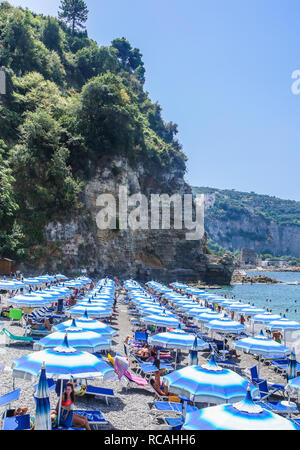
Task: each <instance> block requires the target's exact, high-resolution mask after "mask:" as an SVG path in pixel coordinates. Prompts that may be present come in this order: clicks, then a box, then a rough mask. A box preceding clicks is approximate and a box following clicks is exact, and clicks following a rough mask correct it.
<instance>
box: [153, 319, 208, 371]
mask: <svg viewBox="0 0 300 450" xmlns="http://www.w3.org/2000/svg"><path fill="white" fill-rule="evenodd" d="M148 343H149V344H150V345H157V346H159V347H163V348H169V349H175V350H176V358H175V369H176V362H177V350H179V349H180V350H190V349H193V350H196V351H198V350H204V349H206V348H207V349H208V348H209V346H208V343H207V342H204V341H203V340H202V339H200V338H198V339H197V340H196V341H195V335H194V334H189V333H185V332H184V331H182V330H181V329H180V328H179V329H178V328H177V329H176V330H173V331H169V332H166V333H159V334H155V335H154V336H150V337H149V338H148Z"/></svg>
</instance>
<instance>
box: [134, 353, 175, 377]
mask: <svg viewBox="0 0 300 450" xmlns="http://www.w3.org/2000/svg"><path fill="white" fill-rule="evenodd" d="M131 356H132V357H133V358H134V362H135V363H136V364H137V366H136V369H137V370H138V373H144V374H145V375H148V374H152V373H154V372H157V371H158V368H157V366H156V365H155V364H153V363H152V362H151V361H146V362H145V361H142V360H140V359H139V358H138V357H137V356H136V355H135V354H134V353H131ZM160 369H164V370H166V371H168V372H171V371H173V370H174V368H173V366H171V365H170V364H168V363H162V362H160Z"/></svg>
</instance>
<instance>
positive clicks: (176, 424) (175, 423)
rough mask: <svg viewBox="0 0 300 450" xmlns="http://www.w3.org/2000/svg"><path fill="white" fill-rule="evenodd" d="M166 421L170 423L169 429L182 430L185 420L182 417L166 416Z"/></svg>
mask: <svg viewBox="0 0 300 450" xmlns="http://www.w3.org/2000/svg"><path fill="white" fill-rule="evenodd" d="M164 421H165V422H166V424H167V425H169V427H170V428H169V430H181V428H182V425H183V423H184V420H183V418H182V417H180V418H176V417H165V418H164Z"/></svg>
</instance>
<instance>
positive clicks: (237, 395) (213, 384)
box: [163, 355, 259, 404]
mask: <svg viewBox="0 0 300 450" xmlns="http://www.w3.org/2000/svg"><path fill="white" fill-rule="evenodd" d="M163 381H164V383H165V385H166V386H168V388H169V391H170V392H173V393H174V394H178V395H183V396H185V397H187V398H189V400H190V401H192V402H205V403H209V404H220V403H229V402H232V401H239V400H242V399H243V398H244V397H245V395H246V392H247V386H248V383H249V382H248V381H247V380H246V379H245V378H243V377H241V376H240V375H238V374H237V373H236V372H233V371H232V370H230V369H224V368H222V367H220V366H218V365H217V363H216V362H215V359H214V356H213V355H212V356H211V359H210V360H209V362H208V363H206V364H204V365H202V366H188V367H185V368H183V369H179V370H175V371H174V372H171V373H170V374H168V375H165V376H164V377H163ZM251 392H252V395H254V398H256V397H258V395H259V391H258V388H257V387H256V386H254V385H251Z"/></svg>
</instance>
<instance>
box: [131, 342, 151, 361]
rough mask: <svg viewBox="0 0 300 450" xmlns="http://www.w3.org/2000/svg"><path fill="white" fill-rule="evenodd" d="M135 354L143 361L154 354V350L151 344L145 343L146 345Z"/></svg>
mask: <svg viewBox="0 0 300 450" xmlns="http://www.w3.org/2000/svg"><path fill="white" fill-rule="evenodd" d="M135 354H136V355H137V356H138V357H139V358H141V359H142V360H143V361H148V360H149V359H150V358H151V357H152V356H153V352H152V351H151V349H150V347H149V344H145V345H144V347H143V348H140V349H139V350H138V351H136V352H135Z"/></svg>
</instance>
